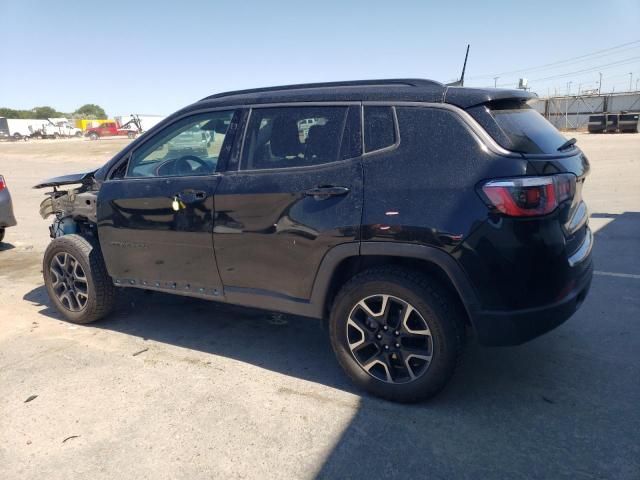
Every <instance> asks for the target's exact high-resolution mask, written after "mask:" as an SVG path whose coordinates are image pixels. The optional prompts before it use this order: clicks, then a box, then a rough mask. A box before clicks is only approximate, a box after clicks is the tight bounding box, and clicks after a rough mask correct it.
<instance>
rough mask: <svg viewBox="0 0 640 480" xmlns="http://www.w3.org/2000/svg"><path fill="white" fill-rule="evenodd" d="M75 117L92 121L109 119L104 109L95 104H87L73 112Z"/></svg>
mask: <svg viewBox="0 0 640 480" xmlns="http://www.w3.org/2000/svg"><path fill="white" fill-rule="evenodd" d="M73 116H74V117H81V118H88V119H90V120H104V119H106V118H107V114H106V113H105V111H104V109H103V108H102V107H101V106H99V105H96V104H95V103H87V104H86V105H83V106H81V107H80V108H78V109H77V110H76V111H75V112H73Z"/></svg>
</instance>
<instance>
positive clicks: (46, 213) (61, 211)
mask: <svg viewBox="0 0 640 480" xmlns="http://www.w3.org/2000/svg"><path fill="white" fill-rule="evenodd" d="M94 173H95V171H91V172H87V173H79V174H72V175H65V176H62V177H55V178H51V179H48V180H45V181H43V182H41V183H39V184H37V185H35V186H34V187H33V188H38V189H40V188H47V187H52V188H53V190H52V191H50V192H47V193H46V195H47V198H45V199H44V200H43V201H42V203H41V204H40V215H41V216H42V218H44V219H47V218H49V217H50V216H52V215H53V216H55V218H54V220H53V223H52V224H51V225H50V226H49V234H50V236H51V238H58V237H61V236H63V235H69V234H74V233H77V234H80V235H82V236H88V237H95V236H96V227H97V216H96V213H97V212H96V208H97V207H96V205H97V204H96V200H97V196H98V190H99V189H100V187H99V185H98V184H97V182H96V180H95V178H94V175H93V174H94ZM61 187H69V188H61Z"/></svg>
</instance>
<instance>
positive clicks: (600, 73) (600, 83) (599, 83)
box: [598, 72, 602, 95]
mask: <svg viewBox="0 0 640 480" xmlns="http://www.w3.org/2000/svg"><path fill="white" fill-rule="evenodd" d="M598 75H600V81H599V82H598V95H600V90H601V89H602V72H598Z"/></svg>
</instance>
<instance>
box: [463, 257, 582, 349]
mask: <svg viewBox="0 0 640 480" xmlns="http://www.w3.org/2000/svg"><path fill="white" fill-rule="evenodd" d="M581 263H584V264H585V265H584V267H586V268H582V269H581V275H580V277H579V278H578V279H576V282H575V284H574V285H575V287H574V288H573V289H572V290H571V291H570V292H569V293H568V294H567V295H566V296H564V297H563V298H562V299H561V300H560V301H558V302H555V303H552V304H549V305H544V306H541V307H536V308H528V309H525V310H513V311H491V310H480V311H477V312H475V313H474V314H473V319H472V321H473V326H474V329H475V331H476V335H477V337H478V342H479V343H481V344H482V345H487V346H508V345H520V344H522V343H525V342H527V341H529V340H532V339H534V338H536V337H538V336H540V335H542V334H544V333H546V332H548V331H550V330H553V329H554V328H556V327H557V326H559V325H561V324H562V323H564V322H565V321H566V320H568V319H569V317H571V316H572V315H573V314H574V313H575V312H576V310H578V308H580V305H582V302H583V301H584V299H585V298H586V296H587V293H588V292H589V288H590V287H591V279H592V277H593V263H592V260H591V256H590V248H589V252H587V254H586V255H585V256H584V258H583V262H581Z"/></svg>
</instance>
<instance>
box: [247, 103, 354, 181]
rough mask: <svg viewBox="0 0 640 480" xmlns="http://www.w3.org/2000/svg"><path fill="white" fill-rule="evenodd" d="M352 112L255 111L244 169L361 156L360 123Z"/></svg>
mask: <svg viewBox="0 0 640 480" xmlns="http://www.w3.org/2000/svg"><path fill="white" fill-rule="evenodd" d="M352 111H353V109H352V108H349V107H346V106H345V107H340V106H327V107H323V106H320V107H280V108H255V109H253V110H252V112H251V116H250V119H249V125H248V127H247V134H246V136H245V144H244V148H243V152H242V163H241V168H242V169H243V170H263V169H272V168H289V167H304V166H310V165H320V164H324V163H330V162H335V161H337V160H344V159H346V158H352V157H356V156H358V155H359V153H358V151H359V149H360V144H359V140H358V138H357V137H359V136H360V129H359V124H360V119H359V118H358V115H357V113H356V114H355V115H354V114H353V113H350V112H352ZM354 122H356V123H354Z"/></svg>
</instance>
